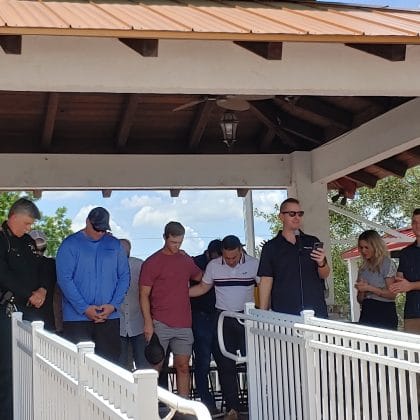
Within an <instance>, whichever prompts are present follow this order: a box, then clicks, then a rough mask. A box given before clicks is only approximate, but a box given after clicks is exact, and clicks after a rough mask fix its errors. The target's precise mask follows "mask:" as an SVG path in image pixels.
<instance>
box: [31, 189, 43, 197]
mask: <svg viewBox="0 0 420 420" xmlns="http://www.w3.org/2000/svg"><path fill="white" fill-rule="evenodd" d="M32 194H33V195H34V198H38V199H39V198H41V197H42V190H33V191H32Z"/></svg>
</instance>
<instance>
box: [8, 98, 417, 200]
mask: <svg viewBox="0 0 420 420" xmlns="http://www.w3.org/2000/svg"><path fill="white" fill-rule="evenodd" d="M223 98H224V97H223V95H221V96H212V95H207V96H206V95H158V94H111V93H50V92H7V91H1V92H0V139H1V143H0V153H45V152H46V153H66V154H67V153H71V154H112V153H125V154H196V153H198V154H225V153H234V154H259V153H264V154H265V153H285V154H288V153H291V152H293V151H297V150H301V151H309V150H312V149H314V148H316V147H318V146H320V145H322V144H324V143H326V142H328V141H330V140H332V139H334V138H336V137H338V136H340V135H342V134H344V133H346V132H348V131H350V130H352V129H354V128H356V127H358V126H360V125H361V124H363V123H365V122H367V121H369V120H371V119H373V118H376V117H378V116H379V115H382V114H383V113H385V112H387V111H389V110H391V109H393V108H394V107H396V106H398V105H401V104H403V103H404V102H407V101H409V100H410V99H412V98H401V97H337V96H335V97H327V96H322V97H319V96H282V95H278V96H273V97H270V98H269V99H265V100H252V101H248V103H249V109H248V110H246V111H241V112H235V115H236V117H237V118H238V120H239V124H238V131H237V141H236V143H235V144H234V146H233V147H232V148H231V149H228V148H227V146H226V145H225V144H224V143H223V135H222V131H221V129H220V119H221V117H222V115H223V113H224V112H225V110H224V109H223V108H221V107H219V106H218V104H217V99H223ZM243 98H246V97H241V96H239V97H235V100H239V102H242V103H243V100H242V99H243ZM201 100H203V101H202V102H199V103H197V104H195V105H193V106H189V107H186V108H183V109H180V110H178V111H174V109H176V108H178V107H180V106H182V105H185V104H188V103H190V102H191V103H192V102H198V101H201ZM419 163H420V148H419V147H416V148H414V149H412V150H409V151H406V152H404V153H401V154H399V155H397V156H394V157H392V158H390V159H387V160H385V161H382V162H379V163H377V164H375V165H371V166H369V167H366V168H364V169H363V170H360V171H357V172H355V173H351V174H348V175H347V176H346V177H345V178H340V179H339V180H335V181H334V182H331V183H330V184H329V187H330V188H337V189H340V188H341V189H343V190H344V191H345V192H346V193H347V194H348V195H351V193H352V192H354V189H355V188H356V187H359V186H362V185H366V186H370V187H374V186H375V184H376V182H377V181H378V179H381V178H383V177H386V176H389V175H396V176H404V174H405V171H406V170H407V169H408V168H410V167H413V166H416V165H418V164H419Z"/></svg>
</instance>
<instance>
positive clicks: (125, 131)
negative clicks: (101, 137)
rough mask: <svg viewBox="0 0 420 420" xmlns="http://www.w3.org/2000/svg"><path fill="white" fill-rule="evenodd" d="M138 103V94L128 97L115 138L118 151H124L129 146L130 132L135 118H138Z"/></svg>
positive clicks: (131, 94)
mask: <svg viewBox="0 0 420 420" xmlns="http://www.w3.org/2000/svg"><path fill="white" fill-rule="evenodd" d="M138 103H139V95H138V94H136V93H130V94H128V95H127V98H126V101H125V104H124V109H123V111H122V116H121V120H120V124H119V126H118V131H117V135H116V136H115V147H116V148H117V150H122V149H124V147H125V146H126V145H127V141H128V137H129V135H130V130H131V127H132V126H133V122H134V117H135V116H136V111H137V106H138Z"/></svg>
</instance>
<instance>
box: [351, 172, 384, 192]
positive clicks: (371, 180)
mask: <svg viewBox="0 0 420 420" xmlns="http://www.w3.org/2000/svg"><path fill="white" fill-rule="evenodd" d="M347 178H349V179H351V180H353V181H356V182H358V183H360V184H363V185H366V186H367V187H372V188H374V187H375V186H376V183H377V182H378V180H379V178H377V177H376V176H374V175H372V174H370V173H369V172H366V171H363V170H360V171H356V172H352V173H351V174H348V175H347Z"/></svg>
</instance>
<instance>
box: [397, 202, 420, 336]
mask: <svg viewBox="0 0 420 420" xmlns="http://www.w3.org/2000/svg"><path fill="white" fill-rule="evenodd" d="M411 226H412V230H413V233H414V235H415V236H416V240H415V241H414V242H413V243H412V244H411V245H410V246H408V247H407V248H404V249H403V250H402V251H401V254H400V264H399V266H398V271H397V275H396V277H395V283H393V284H391V286H390V290H391V291H392V292H394V293H404V292H406V301H405V309H404V331H406V332H409V333H413V334H420V208H417V209H415V210H414V211H413V217H412V220H411Z"/></svg>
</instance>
